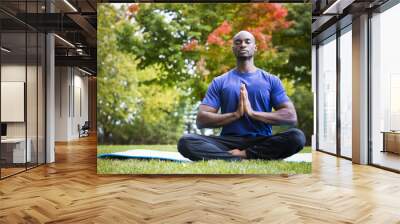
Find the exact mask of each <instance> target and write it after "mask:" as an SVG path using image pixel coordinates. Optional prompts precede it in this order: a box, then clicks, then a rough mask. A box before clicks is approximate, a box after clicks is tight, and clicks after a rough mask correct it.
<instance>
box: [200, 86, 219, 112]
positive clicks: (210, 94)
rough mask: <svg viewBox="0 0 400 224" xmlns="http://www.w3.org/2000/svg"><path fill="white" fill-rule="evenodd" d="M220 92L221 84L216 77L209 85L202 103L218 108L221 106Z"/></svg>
mask: <svg viewBox="0 0 400 224" xmlns="http://www.w3.org/2000/svg"><path fill="white" fill-rule="evenodd" d="M220 92H221V91H220V85H218V82H217V81H216V80H215V79H214V80H213V81H212V82H211V84H210V85H209V86H208V90H207V93H206V96H205V97H204V99H203V101H202V102H201V104H204V105H207V106H210V107H213V108H215V109H217V110H218V109H219V107H220V106H221V99H220V97H221V94H220Z"/></svg>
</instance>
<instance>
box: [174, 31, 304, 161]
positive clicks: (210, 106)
mask: <svg viewBox="0 0 400 224" xmlns="http://www.w3.org/2000/svg"><path fill="white" fill-rule="evenodd" d="M232 50H233V53H234V54H235V56H236V68H234V69H232V70H230V71H229V72H227V73H225V74H223V75H221V76H218V77H216V78H215V79H214V80H213V81H212V83H211V84H210V86H209V87H208V90H207V93H206V96H205V98H204V99H203V101H202V103H201V105H200V107H199V112H198V114H197V121H196V123H197V126H198V127H199V128H215V127H221V126H222V127H223V128H222V132H221V135H220V136H202V135H196V134H187V135H184V136H183V137H182V138H181V139H180V140H179V142H178V150H179V152H180V153H181V154H182V155H183V156H185V157H187V158H189V159H190V160H194V161H196V160H211V159H223V160H241V159H266V160H271V159H284V158H286V157H289V156H291V155H293V154H295V153H297V152H299V151H300V150H301V149H302V148H303V147H304V144H305V137H304V134H303V132H302V131H300V130H299V129H295V128H292V129H289V130H288V131H286V132H283V133H279V134H276V135H272V127H271V125H284V124H287V125H295V124H296V123H297V115H296V110H295V108H294V106H293V103H292V102H291V101H290V100H289V98H288V96H287V95H286V92H285V90H284V88H283V86H282V83H281V81H280V80H279V78H278V77H276V76H274V75H271V74H269V73H267V72H265V71H263V70H261V69H259V68H257V67H256V66H255V65H254V53H255V52H256V51H257V47H256V44H255V39H254V36H253V35H252V34H251V33H249V32H247V31H240V32H239V33H237V34H236V35H235V36H234V38H233V46H232ZM272 107H273V108H274V109H275V111H274V112H272ZM219 109H221V113H218V110H219Z"/></svg>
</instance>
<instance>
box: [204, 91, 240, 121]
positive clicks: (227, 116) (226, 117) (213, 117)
mask: <svg viewBox="0 0 400 224" xmlns="http://www.w3.org/2000/svg"><path fill="white" fill-rule="evenodd" d="M243 90H244V85H242V86H241V89H240V96H239V102H238V108H237V110H236V111H235V112H231V113H224V114H219V113H218V109H216V108H214V107H210V106H207V105H205V104H201V105H200V107H199V112H198V113H197V119H196V125H197V127H198V128H217V127H221V126H224V125H226V124H229V123H231V122H233V121H236V120H237V119H239V118H241V117H242V116H243V114H244V103H243V102H244V94H243Z"/></svg>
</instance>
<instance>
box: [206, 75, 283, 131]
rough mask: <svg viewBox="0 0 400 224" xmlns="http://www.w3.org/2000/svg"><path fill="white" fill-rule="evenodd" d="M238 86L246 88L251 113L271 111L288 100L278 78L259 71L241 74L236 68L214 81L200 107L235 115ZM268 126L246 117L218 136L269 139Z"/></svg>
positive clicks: (238, 93)
mask: <svg viewBox="0 0 400 224" xmlns="http://www.w3.org/2000/svg"><path fill="white" fill-rule="evenodd" d="M241 83H244V84H245V85H246V89H247V92H248V96H249V101H250V104H251V107H252V108H253V110H254V111H263V112H271V110H272V107H274V108H275V107H276V106H278V105H280V104H282V103H284V102H287V101H289V97H288V96H287V95H286V92H285V89H284V88H283V85H282V82H281V81H280V80H279V78H278V77H276V76H274V75H271V74H269V73H267V72H265V71H263V70H261V69H257V70H256V71H255V72H251V73H241V72H239V71H237V70H236V69H232V70H230V71H229V72H227V73H225V74H223V75H221V76H218V77H216V78H214V80H213V81H212V83H211V84H210V86H209V87H208V90H207V93H206V96H205V98H204V99H203V101H202V104H204V105H208V106H211V107H213V108H215V109H217V110H218V109H219V108H221V113H223V114H224V113H231V112H235V111H236V110H237V107H238V103H239V96H240V86H241ZM271 134H272V126H271V125H269V124H266V123H264V122H261V121H258V120H254V119H251V118H250V117H248V116H247V115H246V114H245V116H243V117H241V118H240V119H238V120H236V121H234V122H232V123H229V124H227V125H225V126H224V127H223V128H222V132H221V135H224V136H227V135H231V136H246V137H257V136H270V135H271Z"/></svg>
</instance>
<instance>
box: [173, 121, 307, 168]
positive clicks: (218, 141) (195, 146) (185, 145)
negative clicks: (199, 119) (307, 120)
mask: <svg viewBox="0 0 400 224" xmlns="http://www.w3.org/2000/svg"><path fill="white" fill-rule="evenodd" d="M305 142H306V139H305V136H304V133H303V132H302V131H301V130H299V129H296V128H291V129H289V130H288V131H286V132H282V133H279V134H276V135H271V136H267V137H264V136H263V137H256V138H244V137H234V136H203V135H197V134H187V135H184V136H183V137H182V138H180V139H179V142H178V150H179V152H180V153H181V154H182V155H183V156H184V157H186V158H188V159H190V160H193V161H196V160H211V159H222V160H240V159H241V158H240V157H238V156H233V155H231V154H230V153H229V152H228V151H229V150H232V149H240V150H246V155H247V159H264V160H276V159H284V158H286V157H289V156H291V155H293V154H296V153H298V152H299V151H300V150H301V149H302V148H303V147H304V144H305Z"/></svg>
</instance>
